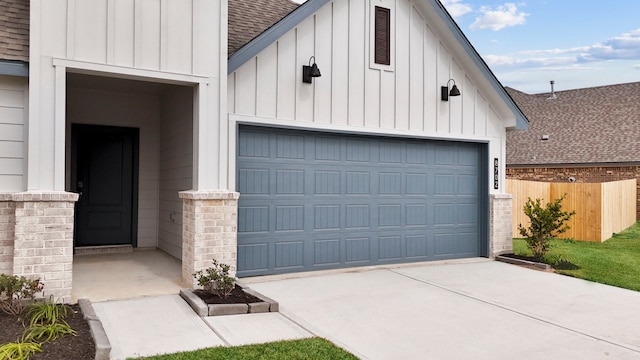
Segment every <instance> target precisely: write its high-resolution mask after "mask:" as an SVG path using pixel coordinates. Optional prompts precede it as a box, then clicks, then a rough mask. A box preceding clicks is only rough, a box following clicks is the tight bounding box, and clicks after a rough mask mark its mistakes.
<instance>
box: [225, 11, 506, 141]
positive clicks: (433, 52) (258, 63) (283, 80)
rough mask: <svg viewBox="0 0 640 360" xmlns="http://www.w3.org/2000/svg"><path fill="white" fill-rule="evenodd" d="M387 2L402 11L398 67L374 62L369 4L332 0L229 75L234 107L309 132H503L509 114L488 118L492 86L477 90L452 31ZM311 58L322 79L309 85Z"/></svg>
mask: <svg viewBox="0 0 640 360" xmlns="http://www.w3.org/2000/svg"><path fill="white" fill-rule="evenodd" d="M387 4H391V6H392V8H393V9H392V10H393V11H392V14H395V15H394V16H395V20H394V21H395V27H394V32H393V34H395V35H394V36H395V38H394V39H395V47H394V48H393V51H394V56H393V58H394V64H393V66H391V67H388V68H384V67H381V68H378V67H372V66H370V64H369V59H370V54H369V53H370V42H369V35H370V19H369V16H370V11H369V10H370V9H369V5H368V2H366V1H362V0H341V1H333V2H329V3H328V4H327V5H325V6H324V7H322V8H321V9H320V10H318V11H317V12H316V13H315V14H314V15H312V16H310V17H309V18H307V19H305V20H304V21H302V22H301V23H300V24H298V26H297V27H295V28H294V29H292V30H291V31H290V32H289V33H287V34H286V35H284V36H282V37H281V38H280V39H279V40H277V41H276V42H275V43H273V44H272V45H270V46H269V47H268V48H266V49H265V50H263V51H262V52H261V53H260V54H258V55H257V56H256V58H254V59H253V60H250V61H248V62H247V63H246V64H244V65H243V66H242V67H240V68H239V69H238V70H236V71H235V72H234V73H232V74H230V75H229V87H228V89H229V111H230V112H231V113H233V114H237V115H241V116H250V117H255V118H257V119H261V120H256V121H257V122H260V121H262V122H267V121H268V120H267V119H274V122H280V121H282V122H285V123H286V124H288V125H289V124H295V123H297V124H299V125H300V126H303V127H312V128H313V127H318V128H328V129H330V128H331V126H332V125H336V126H338V127H340V128H345V127H347V128H348V127H351V128H354V130H357V131H366V130H367V129H371V130H372V131H374V132H379V131H380V130H391V131H393V132H394V133H396V134H402V133H407V134H412V135H422V136H430V137H450V138H457V139H476V140H477V139H480V138H482V140H484V141H487V137H493V136H501V135H500V134H501V133H502V132H504V124H503V123H502V121H503V119H502V118H501V117H500V116H498V115H497V114H498V113H497V112H495V111H494V112H493V115H494V116H491V117H488V116H487V114H488V108H489V107H490V104H488V103H487V101H488V100H487V99H488V98H489V96H487V95H486V94H485V95H483V92H484V91H491V92H493V91H495V90H493V89H486V88H484V89H481V88H480V87H479V85H478V83H479V82H480V80H478V79H482V80H481V81H485V82H486V80H485V79H484V77H483V75H482V74H480V70H478V69H477V68H476V67H475V66H470V64H471V61H470V60H469V59H467V58H458V56H459V55H456V54H459V50H455V49H456V46H457V44H452V43H450V42H451V41H452V39H453V37H452V36H450V35H447V34H445V35H447V36H443V35H442V33H439V32H438V31H443V28H442V27H441V26H440V25H437V24H435V23H430V22H429V21H430V20H429V19H430V17H429V16H425V15H426V14H424V13H423V12H421V11H420V10H419V9H418V8H417V7H416V6H415V4H414V2H413V1H409V0H397V1H395V2H387ZM431 16H432V17H433V15H431ZM438 26H440V27H438ZM434 29H438V30H434ZM446 31H448V30H446ZM457 51H458V52H457ZM311 56H315V59H316V62H317V64H318V67H319V68H320V71H321V73H322V76H321V77H320V78H316V79H314V80H313V84H305V83H302V74H301V71H302V65H307V64H308V62H309V58H310V57H311ZM449 79H454V80H455V83H456V85H457V86H458V88H459V89H460V91H461V93H462V96H460V97H452V98H450V99H449V101H448V102H444V101H441V100H440V87H441V86H445V85H446V84H447V81H448V80H449ZM276 84H277V86H276ZM483 86H486V84H484V85H483ZM492 98H493V99H496V96H495V95H493V96H492ZM501 106H503V107H504V105H501ZM489 123H491V126H488V124H489Z"/></svg>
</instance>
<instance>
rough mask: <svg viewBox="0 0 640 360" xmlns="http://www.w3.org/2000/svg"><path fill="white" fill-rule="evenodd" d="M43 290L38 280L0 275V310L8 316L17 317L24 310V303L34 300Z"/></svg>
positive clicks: (42, 285)
mask: <svg viewBox="0 0 640 360" xmlns="http://www.w3.org/2000/svg"><path fill="white" fill-rule="evenodd" d="M43 288H44V284H42V283H41V282H40V279H36V280H29V279H27V278H25V277H24V276H21V277H18V276H16V275H13V276H10V275H7V274H0V310H2V311H3V312H5V313H7V314H9V315H19V314H20V313H22V310H24V306H25V301H30V300H33V299H35V296H36V294H37V293H39V292H41V291H42V289H43Z"/></svg>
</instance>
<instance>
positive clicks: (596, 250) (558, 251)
mask: <svg viewBox="0 0 640 360" xmlns="http://www.w3.org/2000/svg"><path fill="white" fill-rule="evenodd" d="M551 243H552V245H553V247H552V248H551V251H550V252H549V253H548V254H547V256H546V258H545V262H547V263H549V264H551V265H554V263H555V262H556V261H557V260H558V259H564V260H566V261H568V262H570V263H572V264H574V265H577V266H578V267H580V268H579V269H577V270H562V269H558V268H556V271H557V272H559V273H561V274H564V275H569V276H574V277H577V278H581V279H585V280H590V281H595V282H599V283H602V284H608V285H613V286H619V287H622V288H626V289H630V290H635V291H640V222H638V223H636V224H635V225H633V226H632V227H630V228H629V229H627V230H625V231H623V232H621V233H618V234H616V235H614V236H613V237H612V238H611V239H609V240H607V241H605V242H603V243H595V242H586V241H575V240H563V239H555V240H552V241H551ZM513 252H514V254H516V255H525V256H531V253H530V252H529V249H527V244H526V242H525V241H524V240H523V239H514V240H513Z"/></svg>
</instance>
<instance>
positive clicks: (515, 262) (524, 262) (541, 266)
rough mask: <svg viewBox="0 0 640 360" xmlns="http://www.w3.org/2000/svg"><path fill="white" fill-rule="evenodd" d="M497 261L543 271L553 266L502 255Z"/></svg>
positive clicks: (497, 257)
mask: <svg viewBox="0 0 640 360" xmlns="http://www.w3.org/2000/svg"><path fill="white" fill-rule="evenodd" d="M496 260H498V261H502V262H505V263H508V264H513V265H526V266H533V267H536V268H538V269H542V270H549V269H551V265H549V264H545V263H541V262H534V261H528V260H523V259H515V258H512V257H508V256H502V255H498V256H496Z"/></svg>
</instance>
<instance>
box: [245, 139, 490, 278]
mask: <svg viewBox="0 0 640 360" xmlns="http://www.w3.org/2000/svg"><path fill="white" fill-rule="evenodd" d="M482 154H483V145H481V144H474V143H457V142H443V141H425V140H402V139H395V138H382V137H367V136H351V135H342V134H341V135H335V134H326V133H317V132H306V131H305V132H302V131H290V130H282V129H271V128H258V127H240V130H239V135H238V148H237V189H238V191H239V192H240V200H239V204H238V272H237V274H238V276H254V275H266V274H280V273H287V272H298V271H310V270H321V269H330V268H342V267H353V266H368V265H379V264H389V263H403V262H416V261H427V260H441V259H455V258H466V257H476V256H479V255H484V252H485V250H484V248H485V247H484V244H486V235H485V234H484V232H486V231H485V230H484V229H486V228H485V227H484V226H483V223H484V222H485V221H484V220H483V219H484V217H483V213H486V211H483V206H484V205H483V204H484V202H483V200H482V199H483V198H486V192H485V193H484V194H483V190H482V189H486V186H483V184H482V183H483V179H484V178H486V176H485V175H484V174H483V173H482V171H481V169H482V168H484V167H483V166H482V164H483V160H482Z"/></svg>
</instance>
